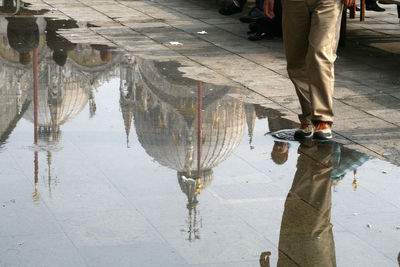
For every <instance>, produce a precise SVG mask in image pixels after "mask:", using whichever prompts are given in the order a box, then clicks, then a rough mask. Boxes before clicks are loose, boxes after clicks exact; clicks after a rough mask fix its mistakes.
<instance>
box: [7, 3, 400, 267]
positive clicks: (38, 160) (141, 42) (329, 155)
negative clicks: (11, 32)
mask: <svg viewBox="0 0 400 267" xmlns="http://www.w3.org/2000/svg"><path fill="white" fill-rule="evenodd" d="M25 2H27V3H31V4H32V5H31V6H29V8H28V9H29V10H44V9H50V8H53V11H51V12H46V13H43V14H41V15H36V17H38V19H37V21H36V23H37V24H38V26H39V32H40V36H41V37H40V46H39V48H40V49H39V61H40V62H39V68H38V69H39V104H38V105H39V128H40V129H41V131H40V132H39V143H38V144H35V145H34V144H33V139H34V136H33V135H34V130H33V121H34V119H33V117H34V116H33V114H34V111H33V107H32V106H33V102H32V90H33V89H32V86H31V83H32V72H31V67H32V66H21V65H20V64H18V58H17V56H18V55H17V54H16V53H15V52H13V51H12V49H11V47H10V46H9V44H8V43H7V42H6V40H7V21H6V20H5V19H4V17H0V34H1V36H2V40H3V43H2V46H1V47H2V50H0V52H1V57H0V59H1V62H0V64H1V65H0V66H1V68H0V75H1V76H0V77H1V81H2V83H0V89H1V97H0V99H1V100H0V108H1V109H0V110H1V111H2V113H1V114H0V130H1V138H2V139H1V143H0V185H1V186H0V205H1V206H0V220H1V222H2V223H1V224H0V266H110V265H114V266H140V267H142V266H211V267H220V266H238V267H239V266H240V267H242V266H261V267H265V266H269V265H267V261H264V262H260V260H259V259H260V255H263V254H262V253H263V252H270V254H271V256H270V258H269V260H268V261H269V262H270V265H271V266H277V265H278V260H279V264H280V265H278V266H312V265H313V261H314V265H316V266H321V263H322V262H323V263H324V264H323V266H330V265H331V266H360V267H365V266H371V267H372V266H398V265H399V263H398V257H399V253H400V246H399V244H400V221H399V216H398V214H399V209H400V197H399V194H398V191H399V188H400V187H399V186H400V180H399V174H400V169H399V167H398V165H399V163H400V161H399V160H400V156H399V154H400V153H399V151H400V150H399V145H400V140H399V139H400V128H399V126H400V115H399V114H400V113H399V108H400V104H399V103H400V91H399V90H400V80H399V79H400V75H399V74H400V68H399V67H400V59H399V53H400V52H399V46H400V34H399V31H398V29H400V24H399V20H398V19H397V17H396V12H395V8H394V7H393V6H385V7H387V9H388V10H387V12H385V13H382V14H376V13H372V12H367V20H366V21H365V22H359V21H358V20H357V19H355V20H349V21H348V35H347V45H346V47H345V48H340V49H339V53H338V56H339V57H338V61H337V64H336V79H337V80H336V92H335V108H336V123H335V126H334V127H335V128H334V130H335V134H336V138H335V139H336V140H335V141H337V142H338V143H328V144H316V143H312V144H302V145H300V144H299V143H298V142H291V141H289V142H285V143H283V144H284V147H285V148H286V149H287V150H286V154H287V157H288V158H287V159H286V160H285V159H284V160H283V161H281V162H276V158H275V157H274V155H273V153H272V152H273V151H275V149H276V147H278V146H280V145H282V143H279V142H278V140H276V139H274V138H273V137H272V136H271V135H269V134H268V132H269V131H273V130H277V125H278V126H280V127H281V128H285V127H286V128H289V127H292V126H294V125H295V122H296V121H297V119H296V113H297V112H298V111H299V106H298V103H297V99H296V96H295V93H294V89H293V86H292V84H291V82H290V81H289V79H288V77H287V74H286V70H285V68H286V66H285V57H284V53H283V45H282V40H272V41H266V40H265V41H260V42H249V41H248V40H247V39H246V35H245V32H246V30H247V25H245V24H242V23H240V22H239V21H238V17H239V15H236V16H232V17H222V16H221V15H219V14H218V13H217V12H216V10H217V7H218V4H216V2H214V1H183V0H174V1H166V0H165V1H105V0H86V1H64V0H46V1H39V0H27V1H25ZM27 12H28V11H27ZM28 13H29V12H28ZM39 13H40V12H39ZM44 18H57V19H74V20H76V21H77V25H78V26H79V28H75V29H68V30H60V31H59V33H60V34H61V35H62V36H63V37H65V38H66V39H67V40H69V41H71V42H73V43H76V44H77V45H76V46H75V47H74V48H73V50H71V51H69V52H68V58H67V61H66V63H65V65H64V66H63V67H61V68H60V66H58V65H56V64H55V63H54V61H53V59H52V50H51V49H50V48H49V47H47V46H46V44H45V43H46V41H45V39H46V37H45V36H46V32H45V28H46V21H45V19H44ZM203 30H204V31H206V32H207V34H205V35H201V34H198V32H200V31H203ZM171 42H179V43H181V44H178V45H175V44H174V43H172V44H171ZM94 44H97V45H108V46H109V47H112V48H113V49H114V50H113V52H112V58H109V59H108V60H99V58H101V52H100V50H101V48H98V47H99V46H97V48H95V46H93V45H94ZM100 47H101V46H100ZM99 49H100V50H99ZM138 77H139V78H138ZM56 78H57V79H56ZM198 81H202V82H203V90H204V94H205V95H207V96H210V97H208V98H207V97H206V98H205V100H204V105H205V106H204V110H203V123H204V125H203V128H204V132H205V133H203V135H202V142H203V154H202V158H201V159H202V160H201V162H200V163H201V164H202V165H201V166H202V171H203V176H202V179H201V180H200V182H199V181H198V180H197V181H196V180H195V179H190V177H191V176H190V175H189V174H190V173H191V172H190V171H188V168H189V167H188V166H189V165H190V164H194V162H195V161H196V159H197V156H193V158H191V157H188V155H189V154H190V153H192V154H193V153H194V151H195V149H194V148H193V136H195V135H194V133H195V131H194V130H193V129H194V128H193V126H191V125H192V124H191V123H193V121H195V119H190V118H193V117H191V115H193V114H192V113H191V112H193V110H194V107H195V104H193V103H194V102H193V99H194V96H195V93H196V89H197V86H198ZM53 82H58V83H59V84H58V85H60V83H61V84H62V85H63V86H58V87H57V86H55V87H54V90H61V89H60V88H63V90H64V91H63V94H62V101H61V102H60V103H61V109H60V110H61V111H60V114H61V115H60V117H57V118H58V119H57V120H58V123H59V125H58V126H59V128H58V127H56V128H57V130H55V129H53V128H51V127H54V125H53V126H49V125H47V124H46V123H47V121H53V120H54V117H55V116H54V110H53V113H52V111H51V106H52V104H51V103H52V102H51V101H50V100H48V98H49V97H50V94H49V92H48V88H52V87H51V85H52V83H53ZM132 84H134V85H135V86H133V87H130V86H129V85H132ZM132 88H133V89H132ZM157 89H161V90H158V91H157ZM57 92H58V91H57ZM132 94H133V95H134V96H135V97H134V101H133V100H132V98H131V95H132ZM171 99H172V100H171ZM190 101H192V102H190ZM52 114H53V115H52ZM52 116H53V117H52ZM182 118H183V119H182ZM3 122H7V124H6V123H3ZM41 123H42V124H41ZM3 126H5V127H3ZM7 127H8V128H7ZM46 127H47V128H46ZM3 128H7V129H6V130H5V131H3ZM49 128H51V129H50V130H49ZM182 129H183V130H182ZM4 136H5V137H6V138H4V140H3V137H4ZM182 136H183V137H185V138H183V137H182ZM193 149H194V150H193ZM193 155H195V154H193ZM330 162H331V163H332V164H330ZM189 163H190V164H189ZM332 165H333V166H332ZM189 169H190V168H189ZM191 169H193V168H191ZM333 171H334V172H336V173H339V174H340V179H338V177H339V176H337V177H336V176H333V174H332V175H330V173H331V172H333ZM182 173H184V175H183V174H182ZM326 175H328V176H330V177H328V176H326ZM188 177H189V178H188ZM318 177H322V178H326V179H319V178H318ZM307 178H309V179H307ZM329 178H330V179H329ZM302 179H303V180H304V179H305V180H306V181H308V180H315V181H316V182H315V183H314V184H310V185H309V184H305V185H304V186H303V187H302V186H300V187H298V185H302V183H300V182H298V183H296V182H294V181H302V182H304V181H303V180H302ZM318 181H329V183H327V186H326V185H325V187H324V183H322V184H321V183H318ZM199 185H202V187H199ZM296 185H297V186H296ZM198 190H199V191H200V192H199V191H198ZM290 190H291V192H292V193H293V194H295V192H297V193H296V194H297V196H299V198H301V199H306V200H305V201H304V202H305V203H306V205H302V204H301V203H300V204H299V203H298V202H297V201H296V198H294V199H292V198H291V197H290V195H289V196H288V192H289V191H290ZM324 190H325V191H324ZM319 192H326V194H325V195H324V194H322V196H318V195H319ZM308 196H310V197H309V199H307V198H308ZM311 196H313V197H311ZM324 196H328V197H326V198H324ZM329 196H331V198H330V197H329ZM314 197H315V198H314ZM319 197H322V198H319ZM314 220H315V221H316V222H318V225H317V226H315V225H314V224H313V222H314ZM310 225H311V226H310ZM313 227H315V228H313ZM318 227H319V228H318ZM331 227H333V228H332V229H333V230H331ZM310 229H311V230H314V232H312V231H311V232H312V233H309V232H308V231H310ZM307 234H310V237H311V238H309V239H305V238H304V236H307ZM285 240H286V241H285ZM288 240H289V242H288ZM290 240H291V242H290ZM288 244H289V247H288ZM291 244H293V247H294V249H293V250H294V251H292V250H291V248H290V245H291ZM296 246H299V247H300V248H297V249H296ZM284 255H287V256H288V257H289V258H290V259H289V260H288V258H287V257H285V256H284ZM315 262H317V263H316V264H315ZM325 263H326V264H325Z"/></svg>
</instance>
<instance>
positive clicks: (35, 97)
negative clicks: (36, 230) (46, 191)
mask: <svg viewBox="0 0 400 267" xmlns="http://www.w3.org/2000/svg"><path fill="white" fill-rule="evenodd" d="M33 119H34V122H33V123H34V142H35V145H37V144H38V134H39V126H38V124H39V123H38V54H37V48H35V49H34V50H33ZM36 149H37V148H35V193H33V198H34V199H35V200H37V198H38V197H39V192H38V182H39V152H38V151H37V150H36Z"/></svg>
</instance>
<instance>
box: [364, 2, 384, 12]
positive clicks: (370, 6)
mask: <svg viewBox="0 0 400 267" xmlns="http://www.w3.org/2000/svg"><path fill="white" fill-rule="evenodd" d="M366 9H367V10H372V11H375V12H383V11H385V9H384V8H381V7H380V6H378V4H377V3H376V2H373V3H371V4H367V5H366Z"/></svg>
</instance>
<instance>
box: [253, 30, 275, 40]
mask: <svg viewBox="0 0 400 267" xmlns="http://www.w3.org/2000/svg"><path fill="white" fill-rule="evenodd" d="M247 39H249V40H250V41H259V40H263V39H267V40H272V39H274V36H273V35H272V34H269V33H266V32H256V33H252V34H249V36H248V37H247Z"/></svg>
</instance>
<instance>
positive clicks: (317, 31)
mask: <svg viewBox="0 0 400 267" xmlns="http://www.w3.org/2000/svg"><path fill="white" fill-rule="evenodd" d="M282 5H283V38H284V42H285V51H286V59H287V70H288V74H289V77H290V79H291V80H292V82H293V84H294V86H295V88H296V93H297V96H298V98H299V101H300V105H301V109H302V114H301V115H299V119H300V122H301V123H310V122H312V121H327V122H333V108H332V106H333V103H332V102H333V100H332V98H333V88H334V62H335V60H336V49H337V45H338V42H339V31H340V22H341V15H342V9H343V8H342V3H341V1H340V0H282Z"/></svg>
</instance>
